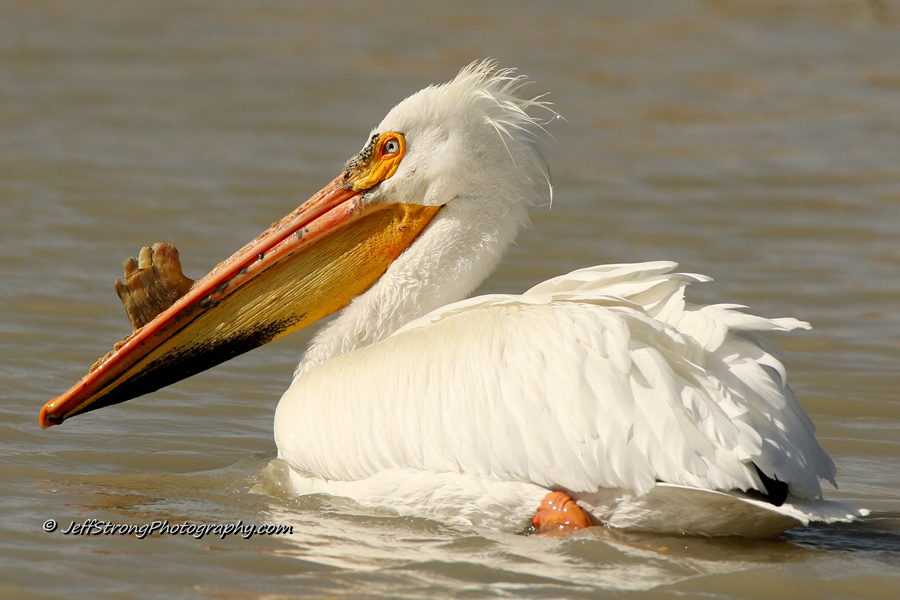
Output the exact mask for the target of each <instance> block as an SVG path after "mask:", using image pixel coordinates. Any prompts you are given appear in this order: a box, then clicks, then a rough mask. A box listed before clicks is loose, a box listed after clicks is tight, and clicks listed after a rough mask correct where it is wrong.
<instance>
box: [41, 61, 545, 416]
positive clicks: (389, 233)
mask: <svg viewBox="0 0 900 600" xmlns="http://www.w3.org/2000/svg"><path fill="white" fill-rule="evenodd" d="M525 83H526V82H525V79H524V78H523V77H521V76H519V75H516V73H515V72H514V71H512V70H508V69H506V70H505V69H497V68H496V66H495V65H494V63H493V62H491V61H485V62H480V63H474V64H472V65H470V66H468V67H466V68H465V69H463V70H462V71H461V72H460V73H459V74H458V75H457V77H456V78H455V79H453V80H452V81H450V82H449V83H446V84H443V85H438V86H431V87H428V88H425V89H423V90H421V91H420V92H418V93H416V94H414V95H412V96H410V97H409V98H407V99H406V100H404V101H402V102H401V103H400V104H398V105H397V106H396V107H394V108H393V109H392V110H391V111H390V112H389V113H388V115H387V116H386V117H385V118H384V120H383V121H382V122H381V124H379V125H378V126H377V127H376V128H375V129H374V130H373V131H372V132H371V133H370V135H369V136H368V138H367V141H366V143H365V144H364V146H363V148H362V150H361V151H360V152H359V153H358V154H357V155H356V156H355V157H353V158H352V159H350V160H349V161H348V162H347V164H346V166H345V168H344V170H343V172H342V173H341V174H340V175H338V176H337V177H336V178H335V179H334V180H333V181H332V182H331V183H329V184H328V185H327V186H325V187H324V188H323V189H322V190H321V191H319V192H318V193H317V194H315V195H314V196H312V197H311V198H310V199H309V200H308V201H306V202H304V203H303V204H302V205H301V206H300V207H299V208H297V209H296V210H295V211H293V212H292V213H291V214H289V215H287V216H286V217H284V218H283V219H281V220H280V221H278V222H277V223H275V224H274V225H273V226H272V227H271V228H269V229H268V230H267V231H265V232H264V233H262V234H261V235H260V236H258V237H257V238H256V239H254V240H252V241H251V242H249V243H248V244H246V245H245V246H244V247H243V248H241V249H240V250H238V251H237V252H236V253H235V254H233V255H232V256H231V257H230V258H228V259H226V260H225V261H224V262H222V263H221V264H219V265H218V266H216V267H215V268H214V269H213V270H212V271H211V272H210V273H209V274H208V275H207V276H206V277H204V278H202V279H200V280H198V281H196V282H194V283H193V285H192V286H191V287H190V289H189V291H187V293H184V294H183V295H181V296H180V298H178V299H177V300H176V301H174V303H172V304H171V305H168V304H166V305H164V306H159V307H154V310H151V311H150V313H151V314H154V313H158V314H155V317H153V318H152V319H151V320H149V322H146V323H145V324H142V325H140V326H137V325H136V329H135V330H134V331H133V332H132V334H131V335H130V336H129V337H128V338H126V339H125V340H124V341H122V342H120V343H119V344H116V346H115V349H114V350H113V351H112V352H110V353H109V354H107V355H106V356H105V357H103V358H102V359H100V360H99V361H98V362H97V363H96V364H95V365H94V366H93V367H91V369H90V371H89V373H88V374H87V375H86V376H85V377H84V378H83V379H82V380H81V381H79V382H78V383H77V384H76V385H75V386H73V387H72V388H71V389H70V390H68V391H67V392H66V393H65V394H63V395H61V396H59V397H58V398H56V399H55V400H52V401H51V402H48V403H47V404H46V405H45V406H44V407H43V409H42V410H41V415H40V422H41V425H42V426H43V427H49V426H51V425H55V424H58V423H61V422H62V421H64V420H65V419H67V418H68V417H71V416H73V415H75V414H78V413H82V412H87V411H90V410H94V409H97V408H101V407H103V406H108V405H111V404H116V403H119V402H124V401H126V400H129V399H131V398H134V397H137V396H140V395H143V394H146V393H149V392H152V391H154V390H157V389H160V388H161V387H164V386H166V385H169V384H171V383H174V382H176V381H179V380H181V379H184V378H186V377H189V376H191V375H193V374H196V373H198V372H200V371H203V370H205V369H208V368H210V367H212V366H215V365H217V364H219V363H221V362H224V361H226V360H228V359H230V358H232V357H234V356H237V355H239V354H242V353H244V352H247V351H249V350H251V349H253V348H255V347H258V346H260V345H262V344H265V343H267V342H269V341H271V340H273V339H276V338H278V337H281V336H283V335H286V334H288V333H291V332H293V331H296V330H298V329H301V328H303V327H306V326H307V325H309V324H311V323H314V322H316V321H318V320H319V319H322V318H323V317H325V316H328V315H330V314H332V313H334V312H335V311H338V310H340V309H345V310H344V314H342V316H340V317H339V318H338V319H336V320H334V321H333V322H332V323H330V324H329V326H328V327H327V328H325V329H324V330H323V331H322V332H320V334H319V335H318V336H317V337H316V340H315V341H314V343H313V344H312V346H311V348H310V350H309V352H308V353H307V356H306V358H305V360H304V362H303V363H302V364H301V367H300V368H299V370H298V372H299V373H302V372H304V371H305V370H308V369H310V368H312V367H314V366H315V365H317V364H320V363H321V362H323V361H324V360H327V359H328V358H330V357H332V356H334V355H336V354H339V353H342V352H345V351H347V350H350V349H353V348H356V347H359V346H363V345H367V344H370V343H373V342H376V341H378V340H380V339H383V338H384V337H386V336H388V335H390V333H392V332H393V331H395V330H396V329H397V328H399V327H400V326H402V325H403V324H404V323H405V322H407V321H409V320H411V319H413V318H416V317H419V316H421V315H423V314H425V313H426V312H428V311H429V310H431V309H433V308H436V307H438V306H441V305H443V304H445V303H446V302H448V301H452V300H457V299H460V298H462V297H464V296H466V295H467V294H468V293H470V292H471V291H472V290H473V289H474V288H475V286H477V285H478V283H479V282H481V281H482V280H483V279H484V277H486V276H487V275H488V274H489V273H490V271H491V270H492V269H493V268H494V267H495V265H496V263H497V261H498V260H499V257H500V255H501V253H502V251H503V249H504V248H505V247H506V246H507V245H508V244H509V243H510V242H511V241H512V240H513V238H514V237H515V235H516V233H517V231H518V229H519V228H520V226H521V225H522V224H523V223H525V222H526V220H527V208H528V206H530V205H535V204H541V203H547V202H548V200H549V197H550V193H551V188H550V182H549V175H548V171H547V166H546V163H545V161H544V159H543V157H542V155H541V153H540V150H539V147H538V140H537V132H538V131H539V130H540V128H541V127H540V124H539V123H538V121H537V120H536V118H535V116H533V114H532V113H534V112H536V111H535V109H537V110H538V111H539V110H545V111H547V110H549V109H548V108H547V105H546V103H545V102H542V101H541V100H540V99H539V98H537V99H528V98H525V97H523V96H522V95H521V92H522V87H523V85H524V84H525ZM163 287H164V286H163ZM164 291H170V290H164ZM179 293H181V292H179ZM354 299H355V300H354ZM348 304H349V306H348ZM345 307H346V308H345ZM145 308H146V307H145Z"/></svg>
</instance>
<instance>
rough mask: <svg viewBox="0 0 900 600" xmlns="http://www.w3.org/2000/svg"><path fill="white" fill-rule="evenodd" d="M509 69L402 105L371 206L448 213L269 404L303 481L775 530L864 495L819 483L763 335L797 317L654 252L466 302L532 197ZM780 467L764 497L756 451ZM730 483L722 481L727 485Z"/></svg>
mask: <svg viewBox="0 0 900 600" xmlns="http://www.w3.org/2000/svg"><path fill="white" fill-rule="evenodd" d="M522 83H523V81H522V80H521V79H520V78H518V77H514V76H513V75H512V73H511V72H510V71H496V70H493V68H492V65H491V64H490V63H481V64H477V65H473V66H470V67H469V68H467V69H465V70H463V71H462V72H461V73H460V75H459V76H458V77H457V78H456V79H455V80H454V81H452V82H450V83H448V84H446V85H444V86H438V87H430V88H427V89H425V90H423V91H421V92H419V93H418V94H416V95H414V96H412V97H410V98H408V99H407V100H405V101H403V102H402V103H401V104H399V105H398V106H397V107H395V108H394V109H393V110H392V111H391V112H390V113H389V114H388V116H387V117H386V118H385V120H384V122H383V123H382V124H381V125H379V127H378V128H376V130H375V131H376V132H379V131H381V132H383V131H398V132H402V133H403V134H404V135H405V137H406V141H407V144H408V152H407V154H406V156H405V157H404V159H403V162H402V163H401V165H400V167H399V168H398V170H397V172H396V174H395V175H394V176H393V177H391V178H390V179H388V180H386V181H384V182H382V183H381V184H380V185H379V186H377V187H375V188H373V189H372V190H370V191H369V192H366V194H365V201H366V202H373V203H383V202H398V203H417V204H424V205H433V206H438V205H441V206H443V208H442V209H441V210H440V212H439V213H438V214H437V216H436V217H435V218H434V220H433V221H432V222H431V223H430V224H429V226H428V227H427V229H426V230H425V231H424V232H423V233H422V234H420V236H419V237H418V238H417V239H416V241H415V242H413V244H412V245H411V246H409V247H408V248H407V249H406V250H405V251H404V253H403V254H402V255H401V256H400V257H399V258H398V259H397V260H396V261H395V262H394V263H393V264H392V265H391V266H390V267H389V268H388V271H387V272H386V273H385V274H384V275H383V276H382V277H381V279H379V280H378V281H377V282H376V283H375V284H374V285H373V286H372V287H371V288H370V289H369V290H368V291H367V292H365V293H364V294H362V295H361V296H359V297H357V298H356V299H355V300H354V301H353V302H352V303H351V304H350V305H349V306H348V307H347V308H345V309H344V311H343V312H342V313H341V314H340V315H339V316H338V317H337V318H336V319H335V320H334V321H333V322H331V323H330V324H329V325H327V326H326V327H324V328H323V329H322V331H320V332H319V334H318V335H317V337H316V339H315V340H314V341H313V343H312V345H311V348H310V350H309V351H308V353H307V355H306V356H305V358H304V360H303V361H302V362H301V364H300V366H299V367H298V370H297V373H296V376H295V379H294V381H293V384H292V385H291V387H290V389H289V390H288V391H287V392H286V393H285V395H284V397H283V398H282V400H281V402H280V404H279V406H278V410H277V414H276V420H275V436H276V441H277V443H278V447H279V453H280V456H281V457H282V458H283V459H284V460H285V461H286V462H287V463H288V464H289V465H290V467H291V472H292V480H293V482H294V484H295V485H296V487H297V488H298V490H299V491H301V492H329V493H334V494H341V495H347V496H350V497H353V498H355V499H356V500H357V501H359V502H361V503H363V504H368V505H387V506H390V507H392V508H393V509H394V510H397V511H399V512H401V513H403V514H421V515H431V516H435V517H437V518H441V519H445V520H448V521H456V522H463V523H473V524H487V525H495V526H501V527H510V528H515V527H519V526H522V525H523V524H524V523H525V522H526V521H527V520H528V519H529V518H530V516H531V515H532V514H533V511H534V509H535V508H536V507H537V503H538V502H539V501H540V498H541V497H542V496H543V495H544V494H545V493H546V492H547V491H548V490H550V489H561V490H565V491H567V492H569V493H570V494H571V495H572V496H573V497H574V498H576V499H577V500H578V501H579V503H580V504H582V505H583V506H584V507H586V508H588V509H589V510H591V511H592V512H593V514H594V515H595V516H596V517H598V518H600V519H601V520H603V521H605V522H607V523H608V524H610V525H613V526H622V527H633V528H645V529H648V528H649V529H654V530H669V531H688V532H695V533H704V534H711V535H715V534H729V533H736V534H745V535H768V534H771V533H772V532H775V531H780V530H783V529H786V528H788V527H790V526H793V525H796V524H798V523H805V522H807V521H809V520H817V519H821V520H841V519H851V518H853V517H854V516H857V515H860V514H864V511H860V510H857V509H853V508H850V507H845V506H843V505H838V504H837V503H829V502H826V501H824V500H821V487H820V480H822V479H824V480H826V481H829V482H832V483H833V482H834V474H835V471H834V465H833V463H832V461H831V459H830V458H829V457H828V456H827V454H826V453H825V452H824V451H823V450H822V448H821V447H820V446H819V444H818V443H817V441H816V440H815V437H814V426H813V424H812V422H811V421H810V420H809V418H808V417H807V416H806V414H805V413H804V412H803V410H802V409H801V408H800V407H799V405H798V404H797V402H796V400H795V399H794V396H793V394H792V393H791V391H790V389H789V388H788V387H787V384H786V378H785V373H784V369H783V367H782V365H781V363H780V362H779V361H778V360H777V359H776V358H775V357H773V356H772V355H771V354H770V353H769V352H768V351H766V350H764V348H763V346H762V345H761V344H760V343H758V341H757V339H756V337H755V336H756V334H757V333H758V332H765V331H788V330H791V329H796V328H806V327H807V325H806V324H805V323H802V322H800V321H797V320H795V319H765V318H761V317H755V316H752V315H749V314H746V313H744V312H741V311H740V307H737V306H734V305H715V306H705V307H698V306H692V305H690V304H687V303H685V300H684V291H685V287H686V286H687V285H688V284H690V283H692V282H701V281H705V280H706V278H705V277H703V276H698V275H686V274H678V273H674V272H673V269H674V268H675V265H674V264H673V263H668V262H653V263H643V264H633V265H608V266H600V267H593V268H589V269H582V270H579V271H575V272H573V273H570V274H568V275H564V276H562V277H557V278H555V279H551V280H549V281H546V282H544V283H542V284H540V285H538V286H535V287H534V288H532V289H531V290H529V291H527V292H526V293H525V294H523V295H520V296H513V295H492V296H482V297H477V298H472V299H468V300H462V298H464V297H465V296H466V295H467V294H469V293H470V292H471V291H472V290H473V289H474V288H475V286H477V285H478V283H480V281H481V280H482V279H483V278H484V277H486V276H487V275H488V274H489V272H490V271H491V270H492V269H493V268H494V266H495V265H496V263H497V261H498V260H499V257H500V254H501V253H502V251H503V249H504V248H505V247H506V246H507V245H508V244H509V243H510V242H511V241H512V240H513V238H514V237H515V234H516V232H517V231H518V229H519V227H520V226H521V225H522V224H523V223H524V222H526V220H527V216H526V209H527V208H528V207H529V206H531V205H538V204H541V203H546V202H547V201H548V199H549V194H550V187H549V178H548V175H547V169H546V166H545V163H544V160H543V158H542V157H541V155H540V152H539V150H538V148H537V145H536V143H535V139H534V134H533V132H534V130H535V128H536V127H537V124H536V122H535V120H534V118H533V117H532V116H529V114H528V113H527V111H528V110H530V109H533V108H540V107H542V106H543V104H542V103H541V102H539V101H537V100H524V99H520V98H519V96H518V94H519V92H520V89H521V84H522ZM754 464H755V465H756V467H758V468H759V470H760V471H762V472H763V473H765V474H766V475H767V476H768V477H769V478H772V479H777V480H778V481H781V482H786V483H787V484H788V486H789V492H790V494H789V496H788V501H787V502H786V503H785V504H784V505H783V506H781V507H776V506H774V505H772V504H770V503H768V502H766V501H765V500H762V499H761V498H759V497H758V496H757V497H753V496H752V493H751V495H748V494H747V493H745V492H747V491H749V490H762V491H765V490H766V487H765V483H764V482H763V481H762V480H761V479H760V476H759V475H758V471H757V469H756V467H754ZM720 492H722V493H720Z"/></svg>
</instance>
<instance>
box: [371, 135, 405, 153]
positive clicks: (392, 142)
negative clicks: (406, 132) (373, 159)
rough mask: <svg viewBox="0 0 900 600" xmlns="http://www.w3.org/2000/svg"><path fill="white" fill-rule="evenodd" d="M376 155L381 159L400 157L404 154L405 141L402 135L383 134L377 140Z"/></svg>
mask: <svg viewBox="0 0 900 600" xmlns="http://www.w3.org/2000/svg"><path fill="white" fill-rule="evenodd" d="M377 147H378V155H379V156H380V157H381V158H382V159H385V158H391V157H398V158H399V157H402V156H403V155H404V154H405V153H406V139H405V138H404V137H403V134H402V133H397V132H394V131H391V132H388V133H384V134H382V135H381V136H380V137H379V138H378V142H377Z"/></svg>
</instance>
